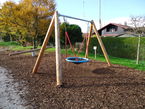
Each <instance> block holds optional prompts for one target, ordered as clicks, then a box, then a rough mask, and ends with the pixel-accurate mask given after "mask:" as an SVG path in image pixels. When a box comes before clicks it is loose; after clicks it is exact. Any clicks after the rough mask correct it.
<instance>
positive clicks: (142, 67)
mask: <svg viewBox="0 0 145 109" xmlns="http://www.w3.org/2000/svg"><path fill="white" fill-rule="evenodd" d="M0 46H5V47H11V48H10V50H13V51H24V50H30V49H32V48H33V46H27V47H22V46H20V45H19V44H17V43H16V42H0ZM38 48H40V46H39V47H38ZM45 51H46V52H54V51H55V48H48V49H46V50H45ZM61 53H62V54H65V50H64V49H62V50H61ZM29 54H31V53H29ZM68 54H70V55H72V56H74V55H73V53H72V52H71V50H68ZM77 56H80V57H84V56H85V54H84V53H80V54H79V55H77ZM109 58H110V61H111V63H112V64H119V65H123V66H127V67H130V68H133V69H138V70H141V71H145V61H140V63H139V64H138V65H137V64H136V60H131V59H125V58H117V57H112V56H109ZM89 59H92V60H98V61H102V62H106V60H105V58H104V56H103V55H97V58H96V59H95V58H94V54H89Z"/></svg>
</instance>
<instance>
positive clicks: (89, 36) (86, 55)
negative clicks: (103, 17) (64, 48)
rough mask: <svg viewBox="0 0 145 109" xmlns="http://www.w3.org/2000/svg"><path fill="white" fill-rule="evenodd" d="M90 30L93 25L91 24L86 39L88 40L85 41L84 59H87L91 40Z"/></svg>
mask: <svg viewBox="0 0 145 109" xmlns="http://www.w3.org/2000/svg"><path fill="white" fill-rule="evenodd" d="M92 29H93V24H92V22H91V26H90V31H89V35H88V38H87V39H88V40H86V41H87V44H86V54H85V58H87V57H88V52H89V44H90V38H91V35H92Z"/></svg>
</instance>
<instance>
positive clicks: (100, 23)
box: [99, 0, 102, 28]
mask: <svg viewBox="0 0 145 109" xmlns="http://www.w3.org/2000/svg"><path fill="white" fill-rule="evenodd" d="M99 25H100V28H102V22H101V0H99Z"/></svg>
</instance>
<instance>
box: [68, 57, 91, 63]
mask: <svg viewBox="0 0 145 109" xmlns="http://www.w3.org/2000/svg"><path fill="white" fill-rule="evenodd" d="M65 60H66V61H67V62H72V63H74V64H81V63H85V62H89V59H87V58H81V57H67V58H66V59H65Z"/></svg>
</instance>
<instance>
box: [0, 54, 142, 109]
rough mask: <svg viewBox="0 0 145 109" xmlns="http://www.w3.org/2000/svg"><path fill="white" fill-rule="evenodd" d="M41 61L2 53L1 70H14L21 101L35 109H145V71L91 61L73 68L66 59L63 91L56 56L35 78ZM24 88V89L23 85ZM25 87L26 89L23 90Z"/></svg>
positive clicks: (45, 59)
mask: <svg viewBox="0 0 145 109" xmlns="http://www.w3.org/2000/svg"><path fill="white" fill-rule="evenodd" d="M36 58H37V57H33V58H32V56H30V55H15V56H8V52H1V54H0V66H2V67H5V68H6V69H7V70H10V71H11V72H9V75H12V77H13V78H14V81H15V82H18V83H20V86H19V87H18V89H19V90H20V91H21V90H23V89H25V88H26V89H27V91H25V92H23V94H21V95H20V97H21V98H22V99H24V100H26V101H27V102H26V103H25V106H32V107H33V108H43V109H45V108H55V109H58V108H63V109H68V108H86V109H96V108H97V109H117V108H122V109H137V108H138V109H144V108H145V102H144V101H145V79H144V76H145V75H144V74H145V72H143V71H138V70H134V69H131V68H128V67H123V66H120V65H113V66H111V67H109V66H108V65H107V63H104V62H99V61H94V60H93V61H90V62H87V63H83V64H73V63H69V62H66V61H65V59H64V58H65V56H64V55H62V58H61V61H62V65H63V66H62V71H63V83H64V86H63V88H56V73H55V72H56V71H55V70H56V69H55V67H56V64H55V63H56V62H55V54H54V53H53V52H52V53H47V54H44V56H43V58H42V62H41V64H40V66H39V68H38V71H37V73H36V74H35V75H32V73H31V72H32V69H33V66H34V63H35V60H36ZM21 84H23V85H21ZM22 86H23V87H22Z"/></svg>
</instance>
